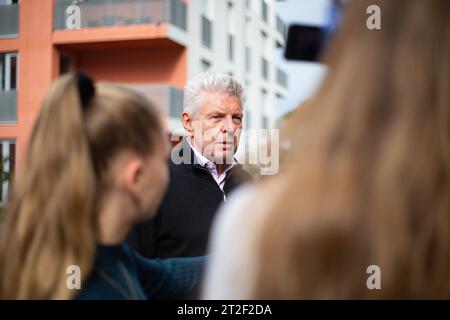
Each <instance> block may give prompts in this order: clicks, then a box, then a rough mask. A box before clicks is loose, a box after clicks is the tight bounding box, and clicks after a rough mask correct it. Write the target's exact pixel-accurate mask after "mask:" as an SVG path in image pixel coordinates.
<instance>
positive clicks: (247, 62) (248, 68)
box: [245, 46, 252, 72]
mask: <svg viewBox="0 0 450 320" xmlns="http://www.w3.org/2000/svg"><path fill="white" fill-rule="evenodd" d="M245 70H246V71H247V72H250V71H251V70H252V52H251V51H250V48H249V47H247V46H246V47H245Z"/></svg>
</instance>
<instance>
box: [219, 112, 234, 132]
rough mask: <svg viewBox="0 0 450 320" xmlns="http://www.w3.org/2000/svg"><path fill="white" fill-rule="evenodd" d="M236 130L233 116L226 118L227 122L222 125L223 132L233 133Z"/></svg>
mask: <svg viewBox="0 0 450 320" xmlns="http://www.w3.org/2000/svg"><path fill="white" fill-rule="evenodd" d="M235 130H236V124H235V123H234V122H233V117H232V116H227V117H226V118H225V122H224V124H223V125H222V132H231V133H233V132H234V131H235Z"/></svg>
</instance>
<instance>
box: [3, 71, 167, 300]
mask: <svg viewBox="0 0 450 320" xmlns="http://www.w3.org/2000/svg"><path fill="white" fill-rule="evenodd" d="M96 91H97V92H96V93H95V94H94V95H93V97H92V98H91V99H90V100H89V101H88V102H86V103H84V104H82V103H81V101H80V92H79V88H78V82H77V77H75V76H73V75H66V76H62V77H61V78H60V79H58V80H56V81H55V82H54V84H53V85H52V86H51V88H50V91H49V92H48V94H47V96H46V98H45V101H44V103H43V106H42V109H41V111H40V114H39V117H38V119H37V121H36V123H35V126H34V129H33V132H32V136H31V139H30V141H29V144H28V150H27V153H26V158H25V160H24V162H23V165H22V170H21V172H20V176H19V179H18V181H17V184H16V185H15V186H14V191H13V194H12V198H11V201H10V203H9V206H8V209H7V213H6V221H5V224H4V228H3V231H2V237H1V241H0V299H66V298H72V297H73V295H74V293H75V291H76V290H68V288H67V287H66V280H67V276H68V275H67V274H66V270H67V268H68V267H69V266H70V265H77V266H79V267H80V269H81V276H82V281H84V279H85V278H86V277H87V275H89V272H90V270H91V268H92V265H93V262H94V258H95V248H96V234H97V224H96V206H97V203H98V199H99V196H100V195H101V191H102V188H101V187H100V186H101V183H102V172H104V171H105V169H106V168H107V166H108V163H109V160H110V159H111V158H112V157H113V156H114V155H115V154H116V153H117V152H118V151H120V150H123V149H128V150H131V151H134V152H136V153H137V154H139V155H144V154H148V153H150V152H151V151H152V150H153V148H154V147H153V146H154V145H155V143H156V140H157V139H161V137H162V128H161V124H160V121H159V115H158V114H157V112H156V111H155V110H156V109H155V108H153V107H152V106H151V105H149V103H148V102H147V100H145V99H144V98H142V97H141V96H139V95H137V94H135V93H133V92H131V91H128V90H126V89H124V88H121V87H118V86H114V85H98V86H97V88H96Z"/></svg>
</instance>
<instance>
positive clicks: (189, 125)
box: [181, 112, 194, 137]
mask: <svg viewBox="0 0 450 320" xmlns="http://www.w3.org/2000/svg"><path fill="white" fill-rule="evenodd" d="M181 122H182V123H183V127H184V130H186V132H187V133H188V135H189V136H191V137H193V136H194V121H193V119H192V116H191V114H189V113H187V112H183V113H182V114H181Z"/></svg>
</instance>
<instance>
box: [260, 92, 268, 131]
mask: <svg viewBox="0 0 450 320" xmlns="http://www.w3.org/2000/svg"><path fill="white" fill-rule="evenodd" d="M267 98H268V97H267V90H266V89H261V107H262V128H263V129H268V128H269V118H268V117H267V114H268V107H269V106H268V101H267Z"/></svg>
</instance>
